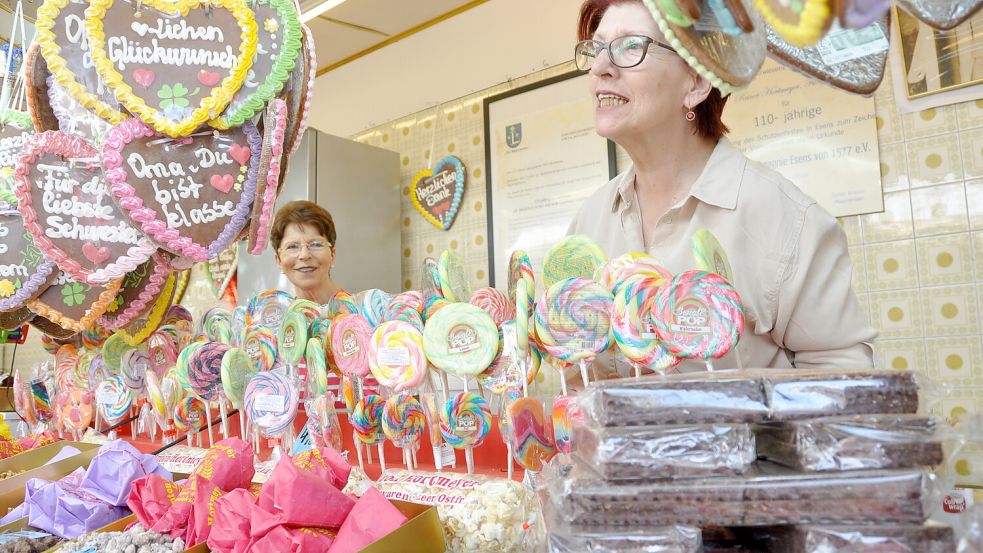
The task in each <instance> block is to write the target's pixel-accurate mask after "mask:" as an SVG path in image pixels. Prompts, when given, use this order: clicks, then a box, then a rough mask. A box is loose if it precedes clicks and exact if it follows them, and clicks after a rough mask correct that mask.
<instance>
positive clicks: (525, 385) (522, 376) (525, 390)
mask: <svg viewBox="0 0 983 553" xmlns="http://www.w3.org/2000/svg"><path fill="white" fill-rule="evenodd" d="M527 370H529V369H528V368H527V367H526V362H525V361H524V360H523V361H521V362H520V363H519V380H522V397H529V382H528V381H529V378H528V377H527V376H526V375H528V374H529V373H527V372H526V371H527Z"/></svg>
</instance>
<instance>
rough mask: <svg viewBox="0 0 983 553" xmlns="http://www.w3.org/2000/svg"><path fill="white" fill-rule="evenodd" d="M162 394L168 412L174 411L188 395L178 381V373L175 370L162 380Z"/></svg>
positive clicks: (170, 371) (168, 372)
mask: <svg viewBox="0 0 983 553" xmlns="http://www.w3.org/2000/svg"><path fill="white" fill-rule="evenodd" d="M160 392H161V395H162V396H163V397H164V406H165V407H167V412H168V413H170V412H172V411H174V408H175V407H177V404H178V403H180V402H181V400H182V399H184V398H185V396H187V395H188V393H187V391H186V390H185V389H184V387H182V386H181V383H180V382H178V380H177V372H176V371H175V370H174V369H171V370H169V371H167V374H165V375H164V378H162V379H160Z"/></svg>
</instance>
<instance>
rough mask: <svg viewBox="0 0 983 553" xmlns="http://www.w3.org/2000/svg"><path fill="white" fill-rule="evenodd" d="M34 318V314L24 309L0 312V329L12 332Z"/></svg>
mask: <svg viewBox="0 0 983 553" xmlns="http://www.w3.org/2000/svg"><path fill="white" fill-rule="evenodd" d="M34 318H35V315H34V312H33V311H31V310H30V309H28V308H26V307H22V308H20V309H15V310H13V311H0V328H2V329H4V330H13V329H15V328H17V327H19V326H20V325H22V324H24V323H26V322H27V321H30V320H32V319H34Z"/></svg>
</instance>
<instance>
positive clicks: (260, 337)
mask: <svg viewBox="0 0 983 553" xmlns="http://www.w3.org/2000/svg"><path fill="white" fill-rule="evenodd" d="M276 348H277V340H276V335H275V334H273V332H271V331H270V329H269V328H267V327H265V326H262V325H252V326H250V327H249V328H247V329H246V337H245V338H244V339H243V341H242V349H243V350H244V351H245V352H246V355H248V356H249V357H250V358H251V359H252V360H253V361H254V362H255V363H256V368H258V369H259V370H260V371H268V370H271V369H273V367H274V365H275V364H276V358H277V349H276Z"/></svg>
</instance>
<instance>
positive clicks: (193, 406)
mask: <svg viewBox="0 0 983 553" xmlns="http://www.w3.org/2000/svg"><path fill="white" fill-rule="evenodd" d="M207 412H208V410H207V409H206V407H205V404H204V403H203V402H202V401H201V400H200V399H198V398H196V397H195V396H187V397H185V398H184V399H182V400H181V401H180V403H178V404H177V406H176V407H175V408H174V428H175V430H177V431H178V432H180V433H187V434H188V445H189V446H190V445H191V434H192V431H193V430H195V429H197V428H199V427H201V425H202V424H203V423H204V422H205V418H206V416H207Z"/></svg>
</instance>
